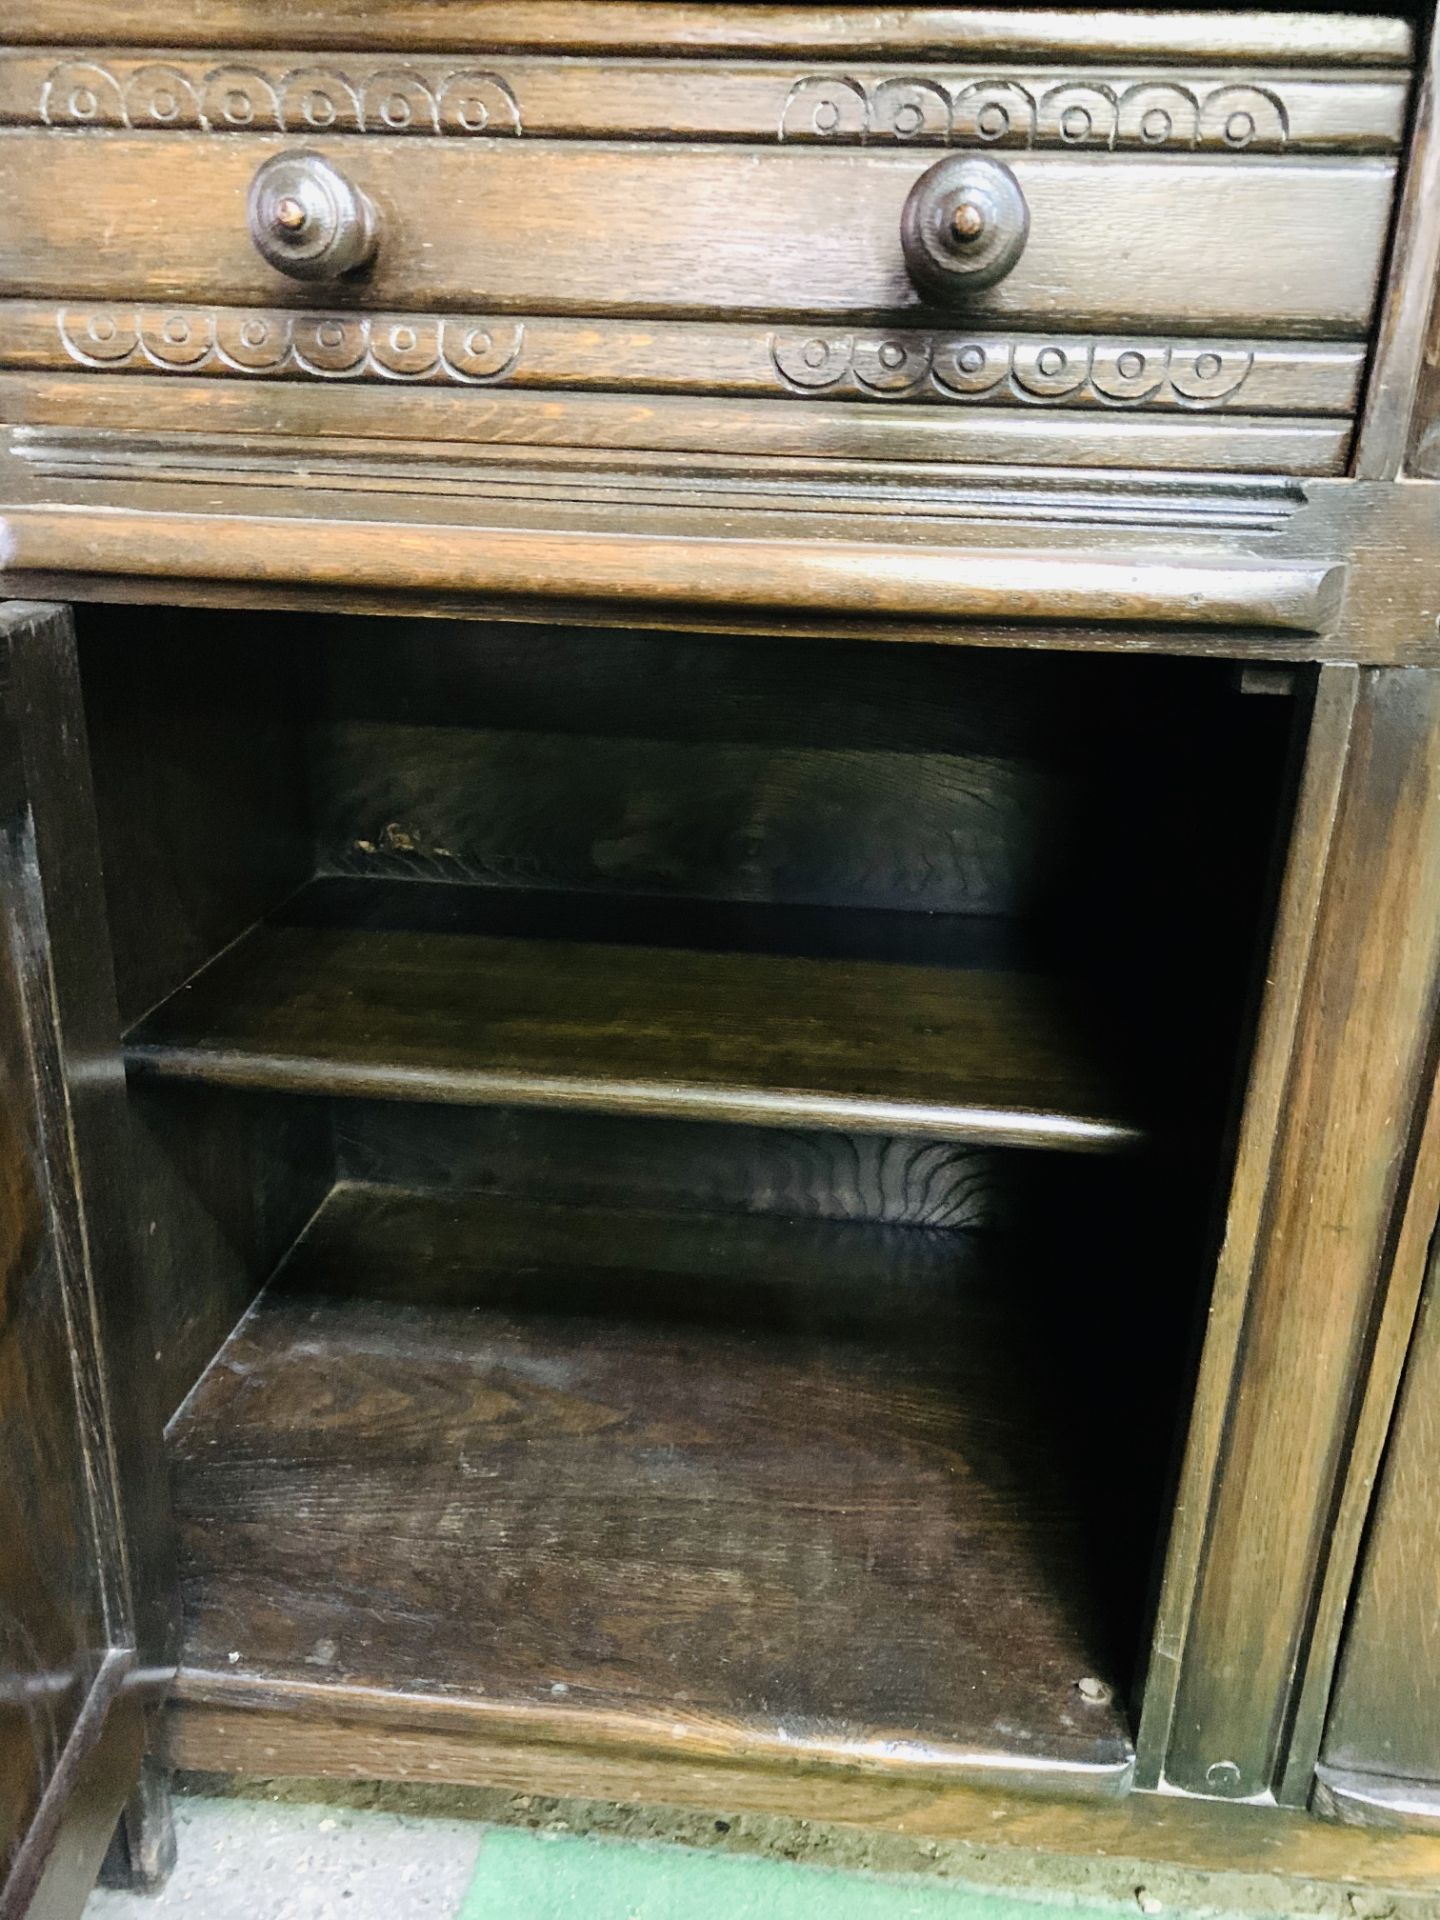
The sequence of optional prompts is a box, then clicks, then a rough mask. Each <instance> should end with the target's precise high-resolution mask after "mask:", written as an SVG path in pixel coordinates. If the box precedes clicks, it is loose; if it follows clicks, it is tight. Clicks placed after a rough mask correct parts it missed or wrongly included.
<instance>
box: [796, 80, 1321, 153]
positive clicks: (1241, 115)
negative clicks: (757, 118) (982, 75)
mask: <svg viewBox="0 0 1440 1920" xmlns="http://www.w3.org/2000/svg"><path fill="white" fill-rule="evenodd" d="M780 138H781V140H782V141H784V140H808V141H826V140H829V141H836V142H850V143H859V144H862V145H863V144H865V143H866V142H869V141H887V140H894V141H901V142H904V141H915V142H917V143H923V144H927V145H934V144H936V143H942V144H944V145H947V146H951V145H960V146H967V147H971V146H980V147H1074V148H1079V149H1086V148H1099V149H1103V150H1106V151H1111V150H1113V149H1115V148H1117V147H1125V148H1140V149H1142V150H1143V149H1146V148H1149V149H1150V150H1152V151H1155V152H1172V153H1174V152H1183V151H1187V150H1191V149H1204V150H1207V151H1215V150H1218V151H1220V152H1231V153H1243V152H1244V151H1245V150H1246V149H1247V148H1254V149H1263V150H1266V151H1272V152H1273V151H1276V150H1278V149H1279V148H1282V147H1284V146H1285V145H1287V143H1288V141H1289V138H1290V121H1289V115H1288V114H1287V113H1286V110H1285V103H1284V101H1283V100H1282V99H1281V98H1280V96H1279V95H1278V94H1276V93H1272V92H1271V91H1270V89H1269V88H1268V87H1257V86H1249V85H1236V84H1226V85H1224V86H1210V87H1204V88H1200V89H1196V88H1191V87H1186V86H1181V85H1179V84H1178V83H1176V82H1172V81H1151V80H1147V81H1143V82H1140V83H1138V84H1136V85H1133V86H1128V87H1112V86H1107V85H1105V84H1104V83H1103V82H1100V81H1092V80H1083V81H1082V80H1073V81H1064V82H1062V83H1061V84H1060V85H1058V86H1050V87H1046V88H1045V89H1044V90H1043V91H1040V90H1035V89H1032V88H1030V87H1027V86H1025V85H1023V84H1022V83H1021V82H1020V81H1018V80H1010V79H997V80H976V81H972V82H970V83H968V84H967V85H964V86H961V87H957V88H955V90H954V91H953V92H951V91H948V90H947V89H946V88H945V87H943V86H942V85H940V84H939V82H938V81H934V80H929V79H919V78H916V79H905V78H897V79H889V80H881V81H878V82H874V83H872V84H870V85H868V86H867V85H864V84H862V83H861V82H860V81H859V80H855V79H852V78H850V77H849V76H848V75H843V74H808V75H806V76H805V77H804V78H803V79H800V80H797V81H796V82H795V84H794V85H793V86H792V87H791V89H790V92H789V94H788V96H787V98H786V101H785V105H784V107H783V108H782V110H781V114H780Z"/></svg>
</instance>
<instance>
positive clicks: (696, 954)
mask: <svg viewBox="0 0 1440 1920" xmlns="http://www.w3.org/2000/svg"><path fill="white" fill-rule="evenodd" d="M1006 939H1007V936H1006V935H1005V933H1004V929H1003V928H1001V929H1000V930H999V931H997V928H996V924H995V923H994V922H990V921H986V920H983V919H967V918H965V917H963V916H955V917H953V918H946V917H943V916H933V917H929V918H926V917H923V916H918V915H909V914H898V913H894V914H892V913H854V912H845V913H840V912H835V911H831V910H829V909H819V908H753V907H750V908H741V907H729V906H716V905H714V904H707V903H695V902H671V901H648V900H641V901H634V900H615V899H604V898H596V897H581V898H578V899H577V898H576V897H575V896H573V895H545V894H530V895H525V894H513V893H504V892H498V891H491V890H488V889H484V888H471V887H458V886H451V885H443V884H425V883H416V882H406V881H355V880H343V879H336V880H320V881H316V882H314V883H313V884H312V885H311V886H310V887H308V888H307V889H305V890H304V891H303V892H302V893H301V894H300V895H299V896H297V897H296V899H295V900H294V901H293V902H292V903H291V904H290V905H289V906H288V907H287V908H286V909H285V910H284V911H283V912H282V913H281V914H279V915H277V916H274V917H272V918H271V919H269V920H267V921H265V922H263V923H262V924H261V925H260V926H259V927H257V928H255V929H254V930H253V931H252V932H251V933H249V934H248V935H247V936H246V937H245V938H244V939H242V940H241V941H239V942H238V943H237V944H236V945H235V946H233V947H231V948H229V949H228V950H227V951H226V952H225V953H224V954H222V955H221V956H220V958H219V959H218V960H216V961H215V962H213V963H212V964H211V965H210V966H209V967H207V968H205V969H204V970H203V971H202V972H201V973H199V974H198V975H197V976H196V977H195V978H194V979H193V980H192V981H190V982H189V984H188V985H186V986H185V987H183V988H182V989H181V990H180V991H179V992H178V993H176V994H174V995H172V996H171V998H170V999H169V1000H168V1001H166V1002H165V1003H164V1004H163V1005H162V1006H160V1007H159V1008H158V1009H157V1010H156V1011H155V1012H154V1013H152V1014H151V1015H150V1017H149V1018H148V1019H146V1020H144V1021H143V1022H142V1023H141V1024H140V1025H139V1026H138V1027H137V1028H136V1029H135V1030H134V1031H133V1032H132V1034H131V1035H130V1037H129V1040H128V1042H127V1049H126V1052H127V1059H128V1060H129V1062H130V1065H131V1066H132V1068H133V1069H134V1070H136V1071H138V1072H143V1073H147V1074H151V1075H158V1076H162V1077H165V1078H169V1079H181V1080H199V1081H205V1082H209V1083H212V1084H217V1085H226V1086H242V1087H264V1088H278V1089H285V1090H290V1091H303V1092H312V1093H334V1094H350V1095H355V1094H368V1095H380V1096H384V1097H388V1098H394V1099H408V1100H429V1101H450V1102H457V1103H462V1104H529V1105H539V1106H572V1107H586V1108H592V1109H599V1110H609V1111H619V1112H640V1113H652V1114H669V1115H675V1116H679V1117H686V1116H691V1117H696V1118H709V1119H721V1120H733V1121H748V1122H751V1123H758V1124H761V1125H777V1126H786V1125H803V1126H821V1127H837V1128H844V1129H848V1130H859V1131H872V1132H873V1131H880V1132H910V1133H918V1134H923V1135H926V1136H930V1137H934V1138H939V1139H958V1140H971V1141H990V1142H994V1143H998V1144H1013V1145H1031V1146H1047V1147H1063V1148H1072V1149H1080V1150H1090V1151H1105V1150H1113V1149H1117V1148H1124V1147H1126V1146H1129V1145H1130V1144H1132V1143H1133V1142H1134V1141H1135V1140H1136V1139H1137V1138H1138V1130H1137V1128H1136V1126H1135V1124H1134V1120H1133V1115H1132V1114H1131V1113H1130V1112H1129V1111H1128V1103H1127V1100H1126V1098H1125V1094H1124V1092H1123V1091H1122V1090H1121V1089H1120V1088H1119V1087H1118V1086H1117V1074H1116V1064H1115V1060H1114V1058H1113V1056H1112V1055H1110V1053H1109V1050H1108V1049H1107V1046H1106V1045H1105V1043H1104V1040H1103V1039H1102V1037H1101V1036H1100V1035H1099V1034H1098V1033H1097V1030H1096V1025H1095V1021H1094V1018H1093V1014H1092V1012H1091V1011H1090V1010H1088V1009H1087V1007H1086V1005H1085V1003H1084V1000H1083V997H1082V996H1080V995H1079V994H1077V993H1076V992H1075V991H1074V990H1073V989H1071V988H1069V987H1066V986H1064V985H1061V984H1060V983H1057V982H1056V981H1055V980H1053V979H1051V978H1050V977H1048V976H1047V975H1045V974H1044V973H1042V972H1039V971H1033V970H1029V969H1027V968H1026V967H1025V966H1024V965H1017V964H1014V963H1013V961H1012V959H1011V957H1010V956H1009V955H1007V954H1006V952H1005V951H1004V947H1005V944H1006Z"/></svg>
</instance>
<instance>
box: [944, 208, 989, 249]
mask: <svg viewBox="0 0 1440 1920" xmlns="http://www.w3.org/2000/svg"><path fill="white" fill-rule="evenodd" d="M950 225H951V227H952V229H953V230H954V234H955V238H956V239H957V240H978V239H979V238H980V235H981V234H982V233H983V232H984V231H985V215H984V214H983V213H982V212H981V211H980V209H979V207H977V206H976V205H975V203H974V201H973V200H962V201H961V202H960V204H959V206H958V207H956V209H955V211H954V213H953V214H952V215H951V216H950Z"/></svg>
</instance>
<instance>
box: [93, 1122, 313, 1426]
mask: <svg viewBox="0 0 1440 1920" xmlns="http://www.w3.org/2000/svg"><path fill="white" fill-rule="evenodd" d="M131 1118H132V1124H131V1156H130V1162H129V1170H130V1179H131V1182H132V1187H131V1192H132V1204H133V1207H134V1212H135V1217H136V1220H137V1223H138V1226H139V1230H140V1234H141V1238H142V1241H143V1244H144V1248H145V1263H146V1268H147V1271H148V1272H149V1274H150V1276H151V1286H152V1290H153V1292H154V1294H155V1297H156V1307H155V1312H154V1326H155V1348H154V1362H153V1365H154V1380H155V1393H156V1397H157V1400H158V1402H159V1408H160V1414H161V1418H162V1419H164V1420H168V1419H169V1417H170V1415H171V1414H172V1413H174V1411H175V1409H176V1408H177V1407H178V1406H179V1405H180V1402H181V1401H182V1400H183V1399H184V1398H185V1395H186V1394H187V1393H188V1392H189V1391H190V1389H191V1387H193V1386H194V1384H195V1382H196V1381H197V1380H198V1379H199V1378H200V1375H201V1374H202V1373H203V1372H204V1371H205V1368H206V1366H207V1365H208V1364H209V1362H210V1360H211V1358H212V1356H213V1355H214V1353H215V1350H216V1348H217V1347H218V1346H219V1345H220V1344H221V1342H222V1341H223V1340H224V1339H225V1336H226V1335H227V1334H228V1333H229V1332H230V1329H231V1328H232V1327H233V1326H234V1325H235V1322H236V1321H237V1320H238V1319H239V1318H240V1316H241V1315H242V1314H243V1313H244V1312H245V1310H246V1308H247V1307H248V1306H249V1305H250V1303H251V1301H252V1300H253V1299H254V1298H255V1295H256V1294H257V1293H258V1292H259V1290H260V1288H261V1286H262V1285H263V1284H264V1281H265V1277H266V1275H267V1274H268V1273H269V1272H270V1271H271V1269H272V1268H273V1267H274V1265H275V1263H276V1261H277V1260H278V1259H279V1258H280V1256H281V1254H283V1253H284V1251H285V1249H286V1248H287V1247H288V1246H289V1245H290V1243H291V1241H292V1240H293V1239H294V1238H295V1236H296V1234H297V1233H299V1231H300V1229H301V1228H302V1227H303V1226H304V1224H305V1222H306V1221H307V1220H308V1219H309V1218H310V1215H311V1214H312V1213H313V1212H314V1211H315V1209H316V1207H317V1206H318V1205H319V1204H320V1202H321V1200H322V1199H323V1198H324V1196H325V1193H326V1191H327V1190H328V1188H329V1186H330V1182H331V1179H332V1177H333V1173H332V1169H333V1161H332V1154H331V1146H330V1117H329V1114H328V1113H327V1112H326V1111H325V1110H324V1108H323V1106H322V1105H321V1104H320V1103H316V1102H309V1101H295V1100H286V1099H282V1098H278V1097H277V1098H270V1097H268V1096H263V1095H261V1096H252V1097H251V1098H249V1099H246V1100H236V1099H234V1098H232V1097H230V1096H228V1095H226V1094H225V1093H224V1092H223V1091H219V1090H215V1089H212V1088H209V1087H198V1086H197V1087H184V1088H180V1087H166V1088H164V1089H163V1090H157V1091H156V1092H154V1093H150V1094H147V1093H146V1092H144V1091H141V1090H137V1091H134V1092H132V1097H131Z"/></svg>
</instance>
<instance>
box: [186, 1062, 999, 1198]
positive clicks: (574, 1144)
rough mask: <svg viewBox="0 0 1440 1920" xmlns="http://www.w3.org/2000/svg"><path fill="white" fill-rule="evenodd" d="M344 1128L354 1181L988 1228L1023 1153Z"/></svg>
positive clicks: (529, 1116)
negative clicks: (1013, 1157) (1015, 1156)
mask: <svg viewBox="0 0 1440 1920" xmlns="http://www.w3.org/2000/svg"><path fill="white" fill-rule="evenodd" d="M174 1097H175V1095H174V1093H173V1092H167V1094H166V1095H165V1098H167V1099H173V1098H174ZM218 1097H220V1096H217V1098H218ZM231 1104H232V1105H236V1106H239V1105H242V1104H243V1105H247V1106H248V1105H250V1104H251V1101H249V1100H247V1101H245V1102H238V1101H232V1102H231ZM333 1128H334V1142H335V1165H336V1174H337V1177H338V1178H340V1179H341V1180H350V1181H366V1182H377V1181H378V1182H389V1183H391V1184H392V1185H398V1186H406V1187H424V1188H426V1189H428V1190H431V1191H442V1192H456V1193H501V1194H511V1195H514V1196H516V1197H525V1198H531V1199H537V1200H565V1201H569V1202H572V1203H574V1204H575V1205H599V1206H604V1205H607V1204H608V1205H614V1204H629V1205H637V1206H643V1207H649V1208H652V1209H654V1210H655V1211H658V1212H670V1211H677V1210H678V1211H692V1210H693V1211H700V1212H710V1213H731V1212H735V1213H759V1214H780V1215H783V1216H785V1217H786V1218H789V1219H812V1220H857V1221H869V1222H872V1223H875V1224H882V1223H885V1224H889V1225H892V1226H911V1227H968V1228H977V1229H978V1228H985V1227H994V1226H996V1225H997V1224H999V1223H1000V1222H1001V1221H1003V1220H1004V1219H1005V1218H1006V1216H1007V1214H1008V1212H1009V1210H1010V1207H1011V1204H1012V1202H1011V1199H1010V1191H1011V1184H1012V1183H1011V1181H1010V1179H1009V1177H1008V1175H1009V1173H1010V1168H1011V1163H1010V1161H1009V1160H1008V1159H1007V1160H1005V1161H1004V1162H1003V1163H1002V1162H1001V1160H1000V1158H999V1157H998V1156H997V1155H996V1154H995V1153H993V1152H991V1151H990V1150H989V1149H986V1148H982V1147H971V1146H964V1145H960V1144H957V1143H956V1142H955V1141H939V1140H918V1139H903V1138H896V1137H894V1136H892V1135H886V1134H875V1133H839V1132H806V1133H801V1132H792V1131H790V1130H788V1129H782V1128H778V1127H737V1126H729V1125H724V1124H719V1123H712V1122H707V1121H703V1120H687V1121H686V1123H685V1125H684V1126H681V1127H677V1126H676V1125H674V1123H673V1122H671V1121H668V1120H654V1119H649V1118H644V1117H641V1118H619V1117H617V1116H616V1115H614V1114H600V1115H596V1114H586V1113H572V1112H556V1111H551V1110H547V1109H545V1108H540V1107H450V1106H427V1105H423V1104H420V1103H417V1102H409V1101H399V1100H374V1101H368V1100H344V1101H337V1102H336V1103H335V1108H334V1116H333Z"/></svg>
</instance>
